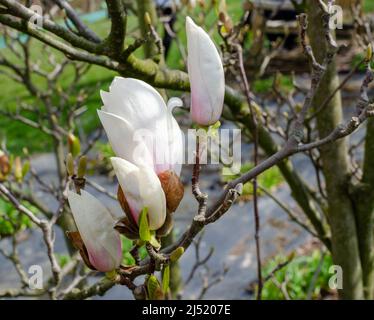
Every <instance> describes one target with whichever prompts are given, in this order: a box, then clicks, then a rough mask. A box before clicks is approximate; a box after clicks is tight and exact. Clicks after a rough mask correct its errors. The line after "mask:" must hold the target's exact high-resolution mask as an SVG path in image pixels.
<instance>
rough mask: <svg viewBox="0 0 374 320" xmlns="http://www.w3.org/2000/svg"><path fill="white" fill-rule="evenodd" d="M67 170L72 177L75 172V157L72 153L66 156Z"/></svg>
mask: <svg viewBox="0 0 374 320" xmlns="http://www.w3.org/2000/svg"><path fill="white" fill-rule="evenodd" d="M66 172H67V173H68V175H69V176H70V177H72V176H73V175H74V174H75V173H74V159H73V156H72V154H71V153H68V155H67V156H66Z"/></svg>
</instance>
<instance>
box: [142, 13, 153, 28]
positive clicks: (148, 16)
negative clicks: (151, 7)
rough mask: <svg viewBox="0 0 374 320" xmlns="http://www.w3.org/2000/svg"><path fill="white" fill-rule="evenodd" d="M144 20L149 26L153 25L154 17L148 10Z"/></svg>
mask: <svg viewBox="0 0 374 320" xmlns="http://www.w3.org/2000/svg"><path fill="white" fill-rule="evenodd" d="M144 21H145V23H146V24H147V25H148V26H151V25H152V18H151V15H150V14H149V13H148V12H146V13H144Z"/></svg>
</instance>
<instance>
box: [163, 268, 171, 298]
mask: <svg viewBox="0 0 374 320" xmlns="http://www.w3.org/2000/svg"><path fill="white" fill-rule="evenodd" d="M169 282H170V266H169V265H166V266H164V269H163V270H162V291H163V292H164V293H167V292H168V290H169Z"/></svg>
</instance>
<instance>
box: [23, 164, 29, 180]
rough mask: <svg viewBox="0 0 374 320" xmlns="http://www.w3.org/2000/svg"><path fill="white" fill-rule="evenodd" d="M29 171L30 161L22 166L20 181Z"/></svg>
mask: <svg viewBox="0 0 374 320" xmlns="http://www.w3.org/2000/svg"><path fill="white" fill-rule="evenodd" d="M29 170H30V161H26V162H25V163H24V164H23V166H22V179H23V178H25V176H26V175H27V173H28V172H29Z"/></svg>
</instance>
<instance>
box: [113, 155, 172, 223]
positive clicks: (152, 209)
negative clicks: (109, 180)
mask: <svg viewBox="0 0 374 320" xmlns="http://www.w3.org/2000/svg"><path fill="white" fill-rule="evenodd" d="M111 161H112V165H113V168H114V171H115V173H116V176H117V179H118V182H119V184H120V186H121V188H122V190H123V192H124V194H125V196H126V200H127V203H128V206H129V209H130V214H131V216H132V218H133V219H134V221H135V222H136V223H138V220H139V215H140V212H141V211H142V209H143V208H147V209H148V221H149V228H150V230H157V229H159V228H161V227H162V225H163V224H164V221H165V217H166V199H165V194H164V191H163V190H162V187H161V182H160V180H159V179H158V177H157V175H156V173H155V172H154V171H153V170H152V169H151V168H149V167H147V166H139V167H138V166H136V165H134V164H132V163H130V162H128V161H126V160H124V159H121V158H117V157H113V158H111Z"/></svg>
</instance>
